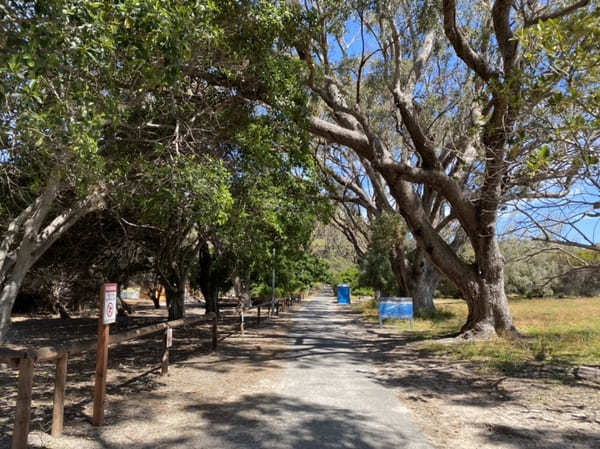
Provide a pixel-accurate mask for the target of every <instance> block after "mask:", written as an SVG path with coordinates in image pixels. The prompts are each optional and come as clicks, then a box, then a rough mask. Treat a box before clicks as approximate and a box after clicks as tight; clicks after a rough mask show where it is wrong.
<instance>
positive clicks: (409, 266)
mask: <svg viewBox="0 0 600 449" xmlns="http://www.w3.org/2000/svg"><path fill="white" fill-rule="evenodd" d="M414 259H415V260H414V261H413V262H412V263H411V262H409V261H408V260H407V257H406V256H405V254H404V249H403V248H402V247H401V246H400V245H394V246H393V247H392V248H391V250H390V261H391V263H392V271H393V272H394V275H395V277H396V281H397V283H398V287H399V293H400V296H410V297H412V299H413V309H414V313H415V316H419V315H421V314H427V313H432V312H435V310H436V308H435V304H434V302H433V298H434V295H435V290H436V288H437V286H438V284H439V282H440V279H441V275H440V273H439V271H438V270H437V269H436V268H435V266H433V264H432V263H431V262H429V260H427V258H426V257H425V255H424V254H423V251H422V250H420V249H417V250H416V252H415V257H414Z"/></svg>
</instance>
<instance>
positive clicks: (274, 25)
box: [0, 0, 294, 341]
mask: <svg viewBox="0 0 600 449" xmlns="http://www.w3.org/2000/svg"><path fill="white" fill-rule="evenodd" d="M2 8H3V9H2V11H3V18H2V19H0V20H2V21H1V22H0V27H1V28H2V30H3V31H5V33H3V36H2V38H1V39H0V45H2V48H1V51H0V83H1V86H2V87H1V91H0V94H1V98H0V100H2V105H3V106H2V107H3V109H2V112H0V120H1V121H2V128H1V129H2V132H1V134H0V157H1V158H0V169H1V170H2V175H3V176H2V181H0V183H1V184H0V193H1V194H2V207H1V209H0V217H1V221H0V227H1V229H2V241H1V242H0V341H2V340H3V339H4V338H5V335H6V329H7V327H8V324H9V321H10V311H11V308H12V305H13V303H14V299H15V297H16V295H17V292H18V290H19V288H20V286H21V284H22V281H23V278H24V276H25V274H26V273H27V271H28V270H29V269H30V267H31V266H32V265H33V264H34V263H35V261H36V260H37V259H38V258H39V257H40V256H41V255H42V254H43V253H44V252H45V251H46V250H47V249H48V248H49V247H50V246H51V245H52V244H53V242H55V241H56V240H57V239H58V238H59V237H60V236H61V235H63V234H64V233H65V232H67V230H68V229H69V228H70V227H71V226H72V225H73V224H74V223H76V222H77V221H78V220H79V219H80V218H81V217H83V216H84V215H86V214H88V213H90V212H91V211H94V210H98V209H101V208H104V207H105V204H106V197H107V195H108V194H110V195H111V196H115V195H116V196H118V195H119V194H121V195H122V194H125V195H127V194H128V193H129V194H131V193H135V191H136V188H137V187H136V182H137V181H138V180H139V179H140V178H142V179H143V178H144V177H145V176H146V175H147V174H145V173H144V170H147V169H150V168H152V167H154V166H155V165H154V164H153V161H154V162H156V163H157V164H156V166H158V167H160V169H162V170H165V171H168V170H169V169H168V167H166V166H165V164H167V165H168V164H169V163H170V162H171V159H170V158H171V156H173V155H175V156H178V155H179V154H181V155H182V157H183V158H188V157H189V156H190V155H191V154H192V153H193V151H189V150H190V148H189V147H185V145H188V146H191V147H192V149H195V150H196V153H195V154H196V155H197V154H198V150H199V147H201V146H203V145H206V147H204V149H209V150H210V151H207V152H206V153H208V154H209V155H211V156H213V158H212V159H213V160H218V159H219V155H218V154H217V156H215V155H214V153H215V152H217V153H218V148H216V147H217V146H216V145H214V142H218V140H219V137H220V136H219V133H217V132H214V133H213V131H215V130H216V129H218V130H220V131H222V130H227V132H230V131H229V130H228V128H229V127H231V126H230V125H232V124H233V123H236V121H237V119H238V118H240V117H242V118H243V119H246V118H247V117H248V115H249V114H252V113H254V112H256V110H255V109H254V108H255V106H256V105H255V104H254V103H252V102H249V101H248V98H242V97H241V96H240V95H237V93H238V92H235V91H233V90H232V89H228V88H223V87H222V86H221V85H219V84H218V81H219V79H218V77H215V73H220V72H227V73H230V74H231V75H232V76H238V77H241V75H240V74H244V76H247V78H248V79H249V82H248V83H247V85H248V86H250V87H249V88H248V89H250V90H252V84H253V81H254V80H262V83H261V86H263V87H264V89H263V91H262V94H264V95H266V96H268V98H269V99H270V100H271V101H272V103H276V104H281V105H283V106H285V105H286V104H287V103H294V101H293V95H288V94H289V93H290V92H289V89H288V87H289V86H291V85H292V83H288V84H289V86H288V85H287V84H286V80H285V79H284V78H283V75H284V74H285V73H292V71H291V70H289V71H284V70H282V68H283V67H285V65H286V64H287V62H286V61H287V60H289V59H290V58H277V57H276V55H275V52H274V48H273V41H274V38H275V36H276V35H277V33H280V32H281V29H282V26H283V24H284V23H285V22H286V21H287V20H288V16H287V15H286V13H285V11H283V12H282V11H279V10H277V9H276V8H273V7H272V5H270V4H267V3H265V2H259V3H252V4H242V3H240V2H236V1H230V2H229V1H228V2H220V3H219V5H217V4H215V3H214V2H211V1H205V2H195V1H190V2H187V1H186V2H167V3H164V2H152V1H144V0H141V1H137V0H136V1H129V0H123V1H119V2H116V3H110V4H105V3H101V2H92V1H83V2H79V1H71V0H54V1H44V2H39V1H26V2H20V1H14V2H12V1H9V2H5V3H4V4H3V5H2ZM280 13H281V14H280ZM234 17H238V18H239V19H240V20H234V19H233V18H234ZM242 44H243V45H242ZM238 47H239V48H238ZM249 61H253V62H256V64H255V65H249V64H248V62H249ZM215 84H217V86H216V87H215ZM284 93H285V95H283V94H284ZM180 101H181V102H180ZM168 106H170V108H169V107H168ZM194 108H195V109H194ZM223 109H228V110H229V111H236V113H232V114H231V115H229V116H228V117H227V120H228V121H226V122H221V123H220V124H221V126H220V127H218V128H215V127H214V126H212V125H213V124H214V122H209V123H210V124H208V123H207V122H206V121H203V120H204V119H205V118H207V117H209V118H210V119H215V120H221V119H223V116H222V115H220V113H221V112H222V110H223ZM205 125H206V126H205ZM207 136H210V137H211V139H206V137H207ZM201 137H203V138H201ZM199 138H200V139H199ZM184 150H185V151H184ZM175 159H177V158H175ZM179 162H181V160H179ZM185 164H187V162H184V165H185ZM163 173H164V171H163ZM179 194H180V195H181V194H182V193H181V192H179ZM180 199H181V198H180ZM178 235H179V239H178V240H177V242H176V243H177V244H178V245H179V244H184V242H186V240H185V239H184V240H182V239H181V236H182V235H189V233H188V234H186V233H185V232H181V233H179V234H178ZM184 246H185V244H184Z"/></svg>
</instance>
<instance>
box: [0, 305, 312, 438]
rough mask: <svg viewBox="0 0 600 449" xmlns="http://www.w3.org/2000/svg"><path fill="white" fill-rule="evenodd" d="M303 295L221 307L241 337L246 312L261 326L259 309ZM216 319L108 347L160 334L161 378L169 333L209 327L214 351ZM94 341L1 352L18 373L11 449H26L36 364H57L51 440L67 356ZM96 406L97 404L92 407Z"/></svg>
mask: <svg viewBox="0 0 600 449" xmlns="http://www.w3.org/2000/svg"><path fill="white" fill-rule="evenodd" d="M302 297H303V295H300V294H295V295H291V296H289V297H287V298H281V299H276V300H275V301H265V302H262V303H259V304H253V305H252V306H245V307H244V306H241V305H240V304H239V303H232V304H228V303H227V304H222V305H221V307H223V306H225V307H228V306H229V307H235V308H236V311H237V314H238V315H239V323H240V333H241V334H244V330H245V329H244V327H245V319H246V316H247V313H248V311H250V310H252V309H256V310H257V314H256V324H257V326H260V320H261V309H265V308H266V309H268V310H269V314H268V316H269V317H271V316H272V315H273V313H275V314H276V315H279V311H280V310H282V311H283V310H286V309H287V308H288V307H290V306H291V305H292V304H294V303H296V302H298V303H299V302H300V301H301V300H302ZM217 322H218V319H217V315H216V314H214V313H209V314H206V315H203V316H198V317H188V318H183V319H180V320H173V321H166V322H161V323H156V324H151V325H149V326H144V327H141V328H137V329H132V330H128V331H125V332H122V333H119V334H114V335H111V336H110V343H109V344H110V346H115V345H118V344H120V343H123V342H125V341H128V340H133V339H136V338H140V337H143V336H145V335H150V334H154V333H157V332H161V331H162V332H163V333H164V336H163V351H162V354H161V360H160V364H161V375H165V374H166V373H167V372H168V366H169V345H168V344H167V343H168V337H167V335H168V333H169V329H173V328H178V327H182V326H191V325H196V324H199V323H211V345H212V349H213V350H216V349H217V341H218V335H217V333H218V324H217ZM97 345H98V340H97V338H94V339H90V340H86V341H81V342H74V343H70V344H68V345H64V346H46V347H41V348H37V349H32V348H16V347H13V348H10V347H5V348H0V362H3V363H6V364H8V365H9V366H10V367H12V368H16V369H18V370H19V374H18V380H17V403H16V411H15V423H14V427H13V436H12V446H11V449H26V448H27V438H28V435H29V427H30V422H31V398H32V389H33V373H34V369H35V364H36V362H39V361H45V360H46V361H47V360H56V372H55V381H54V401H53V411H52V430H51V434H52V436H59V435H61V434H62V431H63V427H64V399H65V388H66V382H67V365H68V359H69V356H71V355H74V354H79V353H82V352H89V351H94V350H96V349H97ZM95 405H96V404H95Z"/></svg>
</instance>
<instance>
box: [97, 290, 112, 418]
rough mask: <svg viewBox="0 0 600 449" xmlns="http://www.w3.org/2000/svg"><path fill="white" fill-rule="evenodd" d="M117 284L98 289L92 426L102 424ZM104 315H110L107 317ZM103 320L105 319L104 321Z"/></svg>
mask: <svg viewBox="0 0 600 449" xmlns="http://www.w3.org/2000/svg"><path fill="white" fill-rule="evenodd" d="M116 297H117V284H103V285H102V288H101V289H100V302H99V305H100V316H99V317H98V347H97V350H96V379H95V381H94V412H93V416H92V424H93V425H94V426H101V425H102V424H103V423H104V396H105V393H106V375H107V371H108V343H109V338H110V337H109V323H111V322H113V323H114V321H115V319H116V307H115V306H114V304H115V303H116ZM108 300H112V301H114V302H113V306H112V308H111V309H109V310H108V312H110V314H108V313H107V310H105V304H106V303H107V302H108ZM105 315H110V319H108V318H109V316H106V317H105ZM105 318H107V319H106V320H105Z"/></svg>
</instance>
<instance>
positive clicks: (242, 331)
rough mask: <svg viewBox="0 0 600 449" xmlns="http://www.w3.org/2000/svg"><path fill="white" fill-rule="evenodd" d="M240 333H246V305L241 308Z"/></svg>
mask: <svg viewBox="0 0 600 449" xmlns="http://www.w3.org/2000/svg"><path fill="white" fill-rule="evenodd" d="M240 334H242V335H244V306H242V307H241V309H240Z"/></svg>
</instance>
